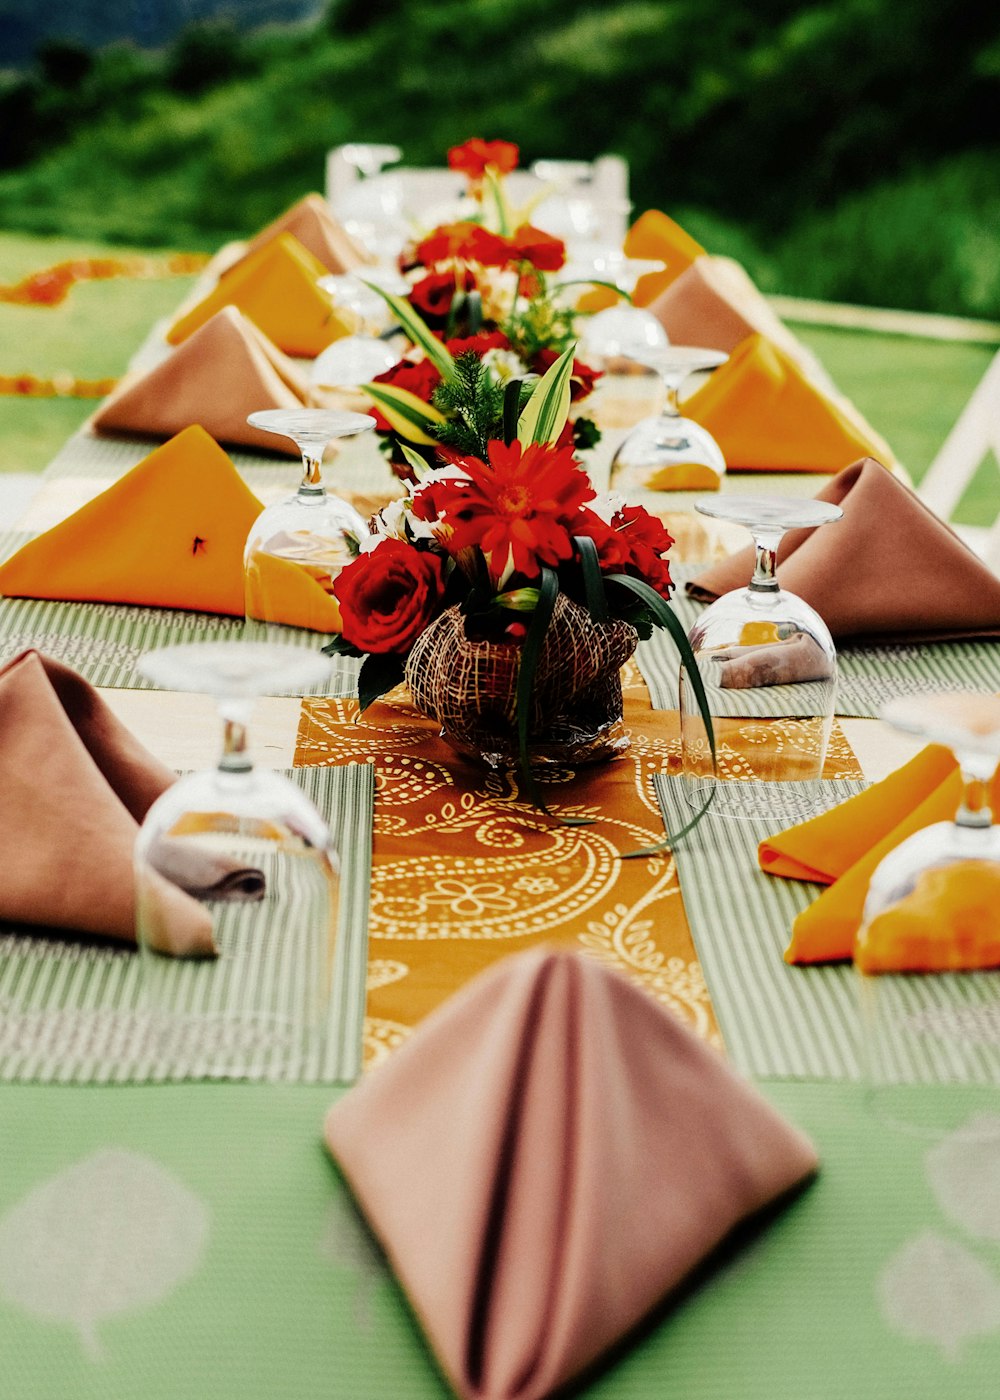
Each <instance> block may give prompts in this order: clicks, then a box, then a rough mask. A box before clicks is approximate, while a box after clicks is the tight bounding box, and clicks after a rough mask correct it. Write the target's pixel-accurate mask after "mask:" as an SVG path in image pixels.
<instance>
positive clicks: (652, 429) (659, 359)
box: [610, 345, 729, 492]
mask: <svg viewBox="0 0 1000 1400" xmlns="http://www.w3.org/2000/svg"><path fill="white" fill-rule="evenodd" d="M632 358H633V359H635V360H637V361H638V362H639V363H640V364H643V365H646V366H647V367H648V368H649V369H653V370H655V371H656V372H657V374H658V375H659V376H660V378H661V380H662V381H663V387H664V391H665V393H666V400H665V402H664V405H663V408H662V409H661V411H660V412H659V413H658V414H656V415H654V416H653V417H651V418H644V419H643V420H642V421H641V422H640V423H637V424H636V426H635V427H634V428H633V429H632V431H631V432H630V433H629V435H628V437H627V438H626V439H625V441H624V442H623V443H622V444H621V446H620V447H619V448H618V451H617V452H616V453H615V455H614V458H613V459H612V462H611V477H610V486H611V489H612V490H615V489H617V490H619V491H625V492H628V491H634V490H636V489H639V490H646V491H717V490H718V489H719V487H720V486H721V484H722V478H723V476H724V475H725V472H726V459H725V458H724V457H723V455H722V449H721V448H720V447H719V444H718V443H717V442H716V441H715V438H714V437H712V435H711V433H710V432H709V431H708V430H707V428H703V427H702V426H701V424H700V423H695V422H694V421H693V420H692V419H690V418H685V417H684V416H683V414H682V413H681V409H680V404H679V403H678V398H677V396H678V394H679V393H680V388H681V385H682V384H683V383H684V381H685V379H687V378H688V377H689V375H692V374H695V373H697V372H698V371H700V370H711V369H718V367H719V365H721V364H725V362H726V360H728V359H729V356H728V355H727V354H726V353H725V352H724V351H722V350H704V349H701V348H700V347H699V346H696V345H667V346H664V347H663V348H661V349H658V350H652V351H641V352H639V353H637V354H635V355H633V357H632Z"/></svg>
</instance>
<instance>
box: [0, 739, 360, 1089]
mask: <svg viewBox="0 0 1000 1400" xmlns="http://www.w3.org/2000/svg"><path fill="white" fill-rule="evenodd" d="M287 776H288V777H289V778H291V779H292V780H293V781H294V782H295V783H297V784H298V785H299V786H300V787H301V788H302V789H303V791H304V792H305V794H306V796H307V797H309V798H310V800H311V801H312V802H314V803H315V805H316V806H317V808H318V809H319V811H320V812H321V813H322V814H323V816H324V818H325V819H326V820H327V821H328V822H329V824H330V828H331V830H332V832H333V836H334V840H335V842H336V844H337V848H338V850H339V851H340V853H341V881H340V911H339V932H338V939H337V948H336V955H335V964H334V981H333V993H332V1000H331V1003H330V1008H329V1020H328V1026H327V1035H326V1038H325V1046H324V1047H323V1048H322V1049H319V1048H316V1047H313V1048H311V1049H303V1050H302V1051H301V1053H300V1054H295V1055H294V1056H292V1055H289V1054H288V1053H286V1051H285V1050H282V1051H281V1052H280V1058H279V1055H278V1053H277V1052H276V1050H275V1047H274V1042H273V1038H272V1037H270V1036H269V1035H268V1033H266V1032H264V1033H259V1031H257V1030H255V1029H254V1027H253V1026H240V1027H237V1028H236V1029H235V1030H232V1029H231V1028H230V1027H229V1026H228V1025H227V1026H226V1027H225V1028H224V1029H220V1027H219V1026H218V1025H216V1028H215V1032H214V1033H213V1031H212V1029H211V1024H212V1023H211V1016H210V1014H209V1028H208V1029H206V1030H204V1031H203V1032H202V1033H199V1034H198V1035H190V1034H186V1033H185V1034H182V1033H180V1030H179V1026H178V1025H173V1024H171V1021H170V1018H169V1016H166V1015H164V1014H163V1013H155V1014H154V1013H151V1012H149V1011H147V1010H146V1009H145V1007H144V1003H143V1000H142V970H141V962H140V958H139V955H138V954H137V952H136V951H135V950H134V949H131V948H124V947H113V946H107V945H105V944H101V945H99V946H98V945H95V944H93V943H86V942H84V941H81V940H74V939H71V938H59V937H54V936H50V937H44V936H40V935H39V934H38V932H37V930H31V929H30V928H24V929H15V928H13V927H11V926H10V925H6V926H0V1080H3V1081H8V1082H9V1081H19V1080H24V1081H27V1080H30V1081H35V1082H41V1083H72V1084H92V1083H95V1084H96V1083H101V1084H103V1083H113V1084H124V1083H145V1082H158V1081H159V1082H162V1081H168V1080H182V1079H204V1078H212V1077H215V1075H214V1073H213V1059H212V1052H213V1034H220V1035H224V1036H226V1037H231V1036H232V1035H237V1036H239V1037H241V1041H240V1044H239V1046H238V1047H237V1048H238V1050H239V1051H240V1054H241V1056H243V1057H244V1059H243V1063H242V1065H241V1067H240V1072H239V1073H238V1075H236V1076H235V1077H239V1078H241V1079H248V1080H268V1079H286V1080H294V1081H295V1082H298V1083H306V1084H308V1083H321V1082H322V1083H327V1082H331V1083H332V1082H341V1083H349V1082H351V1081H352V1080H354V1079H355V1078H356V1077H357V1075H358V1074H359V1072H360V1068H361V1043H362V1027H363V1022H364V1014H365V996H366V972H367V956H368V898H369V889H370V885H371V832H372V816H373V804H374V791H375V784H374V770H373V769H372V767H371V766H370V765H369V764H347V765H345V766H342V767H310V768H296V769H291V770H289V771H288V773H287ZM266 873H267V874H268V875H269V877H270V878H271V879H272V880H273V879H274V872H273V871H267V872H266ZM321 894H322V895H325V891H323V892H321ZM276 895H277V897H278V898H282V899H287V901H288V907H289V910H290V917H289V919H288V939H287V940H282V943H281V944H280V947H278V948H277V949H266V950H264V952H263V956H262V957H261V959H260V961H259V962H258V963H256V964H254V965H253V966H251V967H248V970H247V975H248V977H252V978H253V979H254V981H255V986H259V982H258V980H257V979H261V980H263V981H264V983H265V984H266V986H267V990H268V993H269V994H270V993H272V992H273V996H274V1001H275V1005H280V1004H282V998H286V997H287V998H290V997H291V996H292V995H293V994H294V990H295V988H294V983H295V980H296V978H300V979H301V978H303V977H306V976H308V975H309V968H308V963H307V962H306V961H305V952H304V946H303V947H300V948H298V949H297V948H296V940H297V938H298V930H300V929H304V927H305V919H304V918H299V919H297V918H296V917H295V910H296V909H299V910H300V911H302V912H303V913H304V912H305V910H306V907H307V901H308V900H309V899H311V898H314V897H316V896H315V895H314V894H313V893H312V889H311V887H310V886H309V885H308V884H307V883H305V882H297V884H296V886H295V887H294V888H292V887H291V885H290V884H288V885H285V887H284V888H281V887H279V888H278V889H277V890H276ZM253 912H254V906H253V905H243V906H240V905H239V904H232V905H229V906H227V907H226V908H225V910H224V912H223V918H224V919H225V920H227V921H229V922H230V923H232V924H236V925H238V924H239V922H240V921H241V920H246V919H252V918H253ZM222 932H223V931H222V930H221V928H220V934H221V933H222ZM218 967H219V964H216V963H212V962H200V961H185V960H177V961H170V960H166V959H164V960H162V961H158V963H157V975H158V976H163V977H164V978H166V979H167V982H166V986H167V996H168V998H169V1001H170V1003H172V1004H176V1005H185V1006H188V1007H190V1008H192V1009H194V1008H196V1007H197V1008H198V1009H202V1010H208V1012H209V1013H210V1012H211V996H212V994H213V993H212V990H211V988H212V986H213V981H214V982H217V978H215V979H213V971H215V970H217V969H218ZM226 1048H227V1049H228V1050H230V1052H231V1048H232V1042H231V1039H227V1040H226ZM230 1077H234V1076H232V1075H231V1076H230Z"/></svg>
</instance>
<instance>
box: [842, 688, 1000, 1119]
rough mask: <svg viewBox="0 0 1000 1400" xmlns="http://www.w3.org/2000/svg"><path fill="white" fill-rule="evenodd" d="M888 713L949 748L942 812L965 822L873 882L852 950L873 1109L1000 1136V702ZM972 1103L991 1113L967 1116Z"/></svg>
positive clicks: (926, 701) (938, 701)
mask: <svg viewBox="0 0 1000 1400" xmlns="http://www.w3.org/2000/svg"><path fill="white" fill-rule="evenodd" d="M882 716H883V718H884V719H885V720H886V721H887V722H888V723H889V724H891V725H892V726H893V727H894V728H896V729H899V730H901V731H902V732H903V733H906V734H914V735H919V736H920V737H921V738H923V739H926V740H928V742H930V743H934V744H942V745H945V746H947V747H949V748H951V749H952V751H953V753H954V755H955V757H956V759H957V762H958V770H957V772H956V773H955V774H953V776H952V778H951V779H949V780H948V785H947V789H946V790H945V789H942V796H941V803H940V804H939V805H943V803H944V802H945V800H946V797H947V796H949V795H950V798H951V799H952V800H953V802H954V807H955V815H954V818H953V820H951V821H938V822H934V823H932V824H931V825H928V826H925V827H923V828H922V829H920V830H918V831H916V832H914V833H913V834H912V835H911V836H909V837H908V838H907V839H906V840H905V841H903V842H902V843H901V844H900V845H898V846H897V847H896V848H895V849H894V850H891V851H890V852H889V853H888V855H886V856H885V858H884V859H883V860H882V861H881V863H880V864H879V865H878V867H877V868H876V870H875V871H874V873H873V875H872V878H871V882H870V884H869V888H868V894H867V897H866V900H865V906H864V914H863V918H862V923H861V927H860V929H859V930H858V934H857V937H856V940H855V950H854V962H855V967H856V968H857V971H858V974H859V976H858V985H859V992H860V1005H861V1025H862V1045H863V1051H864V1054H863V1060H864V1070H865V1076H866V1084H867V1091H868V1097H869V1103H870V1106H871V1108H872V1109H873V1111H874V1112H875V1114H876V1116H877V1117H878V1118H879V1119H880V1121H882V1122H883V1123H884V1124H885V1125H886V1126H889V1127H892V1128H896V1129H899V1130H901V1131H904V1132H907V1133H910V1134H915V1135H917V1136H928V1137H939V1136H941V1135H942V1134H943V1133H945V1132H951V1131H959V1132H961V1133H963V1134H964V1135H965V1136H967V1137H969V1138H970V1139H972V1140H974V1139H975V1138H977V1137H978V1138H981V1137H989V1138H996V1137H1000V924H998V916H997V910H998V909H1000V827H998V826H997V825H995V824H994V822H993V813H992V810H991V803H992V800H993V795H992V793H991V784H992V780H993V778H994V774H995V772H996V769H997V762H998V760H1000V697H997V696H992V695H975V694H962V693H949V694H943V695H935V696H920V697H906V698H905V699H904V698H901V699H897V700H895V701H893V702H891V703H890V704H889V705H887V706H886V707H885V708H884V710H883V712H882ZM959 1084H961V1085H963V1086H965V1087H963V1088H962V1089H961V1090H958V1088H957V1086H958V1085H959ZM928 1085H934V1086H936V1087H935V1089H933V1090H931V1091H930V1092H928V1088H927V1086H928ZM976 1085H978V1086H984V1085H985V1086H989V1087H988V1088H986V1089H984V1088H982V1087H980V1088H979V1089H976V1088H974V1087H969V1086H976ZM941 1086H949V1087H948V1090H947V1091H942V1088H941ZM970 1102H971V1103H973V1104H979V1103H981V1104H982V1106H984V1107H985V1108H987V1109H988V1110H989V1112H987V1113H986V1114H980V1115H978V1116H976V1117H972V1118H971V1121H969V1120H970V1114H971V1109H970Z"/></svg>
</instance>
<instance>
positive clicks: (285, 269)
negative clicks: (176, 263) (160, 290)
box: [167, 233, 351, 357]
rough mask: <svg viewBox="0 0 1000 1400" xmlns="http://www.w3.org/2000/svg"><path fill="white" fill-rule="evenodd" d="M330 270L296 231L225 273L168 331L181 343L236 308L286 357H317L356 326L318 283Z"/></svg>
mask: <svg viewBox="0 0 1000 1400" xmlns="http://www.w3.org/2000/svg"><path fill="white" fill-rule="evenodd" d="M325 275H326V268H325V267H324V266H323V264H322V263H321V262H320V261H319V260H318V259H317V258H314V257H313V255H312V253H310V252H308V251H307V250H306V249H305V248H303V246H302V244H301V243H300V242H299V240H298V239H297V238H296V237H295V236H294V234H291V233H280V234H278V236H277V237H276V238H272V239H271V240H270V241H269V242H267V243H265V244H263V246H262V247H260V248H258V249H257V251H256V252H255V253H251V255H250V256H249V257H248V258H244V259H243V260H242V261H241V262H239V263H237V264H236V266H235V267H233V268H230V270H229V271H228V272H224V273H223V274H222V276H221V277H220V278H219V280H218V282H217V283H216V285H215V286H214V287H213V288H212V290H211V291H210V292H209V293H208V294H207V296H205V297H203V298H202V300H201V301H199V302H198V303H197V304H196V305H195V306H193V307H191V308H190V309H189V310H188V311H186V312H184V313H183V314H182V315H181V316H179V317H178V318H177V320H176V321H175V322H174V323H173V325H172V326H171V327H170V329H169V330H168V331H167V340H168V342H169V343H170V344H171V345H180V343H181V342H182V341H183V340H186V339H187V337H188V336H189V335H191V334H192V333H193V332H194V331H196V330H197V329H198V327H199V326H203V325H204V324H205V322H206V321H208V320H210V319H211V318H212V317H213V316H214V315H215V313H216V312H217V311H221V310H222V308H223V307H224V306H235V307H236V308H237V310H239V311H242V312H243V314H244V315H245V316H247V317H249V319H250V320H251V321H253V323H254V325H255V326H257V328H258V329H259V330H261V331H263V332H264V334H265V335H266V336H268V337H269V338H270V339H271V340H272V341H273V342H274V343H275V345H277V347H278V349H279V350H283V351H284V352H285V354H286V355H301V356H305V357H313V356H315V355H318V354H319V352H320V351H321V350H325V349H326V347H327V346H328V345H329V344H330V342H331V341H333V340H336V339H337V338H338V337H339V336H342V335H346V334H347V333H348V332H349V331H350V330H351V327H350V326H348V325H347V323H346V322H345V321H342V320H341V318H340V317H339V316H338V315H337V313H336V312H335V311H334V309H333V303H332V302H331V300H330V298H329V296H327V294H326V292H324V291H321V290H320V288H319V286H318V285H317V283H318V281H319V279H320V278H321V277H324V276H325Z"/></svg>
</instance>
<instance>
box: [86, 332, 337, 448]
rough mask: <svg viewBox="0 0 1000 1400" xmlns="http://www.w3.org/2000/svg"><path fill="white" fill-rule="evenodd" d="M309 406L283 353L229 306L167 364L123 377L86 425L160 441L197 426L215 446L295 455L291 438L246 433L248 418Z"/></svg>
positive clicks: (302, 382) (307, 395)
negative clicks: (234, 445) (272, 410)
mask: <svg viewBox="0 0 1000 1400" xmlns="http://www.w3.org/2000/svg"><path fill="white" fill-rule="evenodd" d="M309 403H311V396H310V392H309V385H308V384H307V383H306V381H305V379H304V378H303V376H302V375H301V374H300V373H299V371H298V369H297V368H296V366H295V365H294V364H293V363H292V361H291V360H290V359H289V358H288V356H287V355H284V354H282V352H281V351H280V350H279V349H278V347H277V346H276V345H273V344H272V343H271V341H270V340H268V338H267V336H266V335H264V333H263V331H261V330H258V328H257V327H256V326H255V325H254V323H253V322H252V321H249V320H247V318H246V317H245V316H244V315H243V314H242V312H240V311H238V310H237V309H236V307H235V306H224V307H223V308H222V309H221V311H217V312H216V314H215V315H214V316H212V317H211V318H210V319H209V320H208V321H206V322H205V324H204V325H203V326H200V327H199V328H198V330H196V331H195V332H194V333H193V334H192V335H190V336H189V337H188V338H187V340H185V341H183V342H182V343H181V344H180V345H179V346H178V347H177V349H176V350H174V351H173V352H172V354H170V355H169V356H168V357H167V359H165V360H163V361H161V362H160V364H158V365H155V366H154V367H153V368H152V369H150V370H147V371H146V372H145V373H142V374H139V375H138V376H129V377H127V378H126V379H124V380H122V382H121V384H119V386H118V388H117V389H116V390H115V392H114V393H113V394H112V395H111V396H110V397H109V398H108V399H106V400H105V402H104V403H103V404H102V405H101V407H100V408H99V409H98V411H97V412H96V413H95V414H94V417H93V418H92V419H91V426H92V427H93V428H95V429H97V430H98V431H99V432H124V433H140V434H143V435H146V436H150V437H165V438H166V437H173V435H174V434H175V433H179V432H181V431H182V430H183V429H184V428H187V427H190V425H191V424H192V423H200V424H201V426H202V427H203V428H204V429H205V431H206V432H208V433H211V435H212V437H214V438H215V439H216V440H217V441H218V442H228V443H237V444H239V445H240V446H246V447H261V448H265V449H266V450H268V451H271V452H274V451H279V452H287V453H288V454H289V455H292V456H298V448H297V447H296V446H295V444H294V443H293V442H292V441H291V440H290V439H289V438H283V437H278V436H276V435H275V434H274V433H265V432H262V431H261V430H260V429H259V428H252V427H251V426H250V424H249V423H248V422H247V415H248V414H250V413H253V412H254V411H255V410H257V409H261V408H301V407H302V405H303V404H309Z"/></svg>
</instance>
